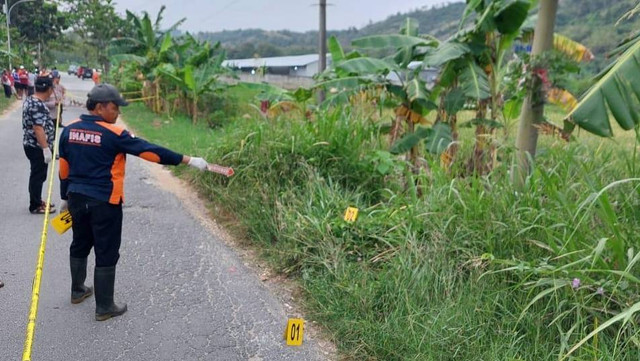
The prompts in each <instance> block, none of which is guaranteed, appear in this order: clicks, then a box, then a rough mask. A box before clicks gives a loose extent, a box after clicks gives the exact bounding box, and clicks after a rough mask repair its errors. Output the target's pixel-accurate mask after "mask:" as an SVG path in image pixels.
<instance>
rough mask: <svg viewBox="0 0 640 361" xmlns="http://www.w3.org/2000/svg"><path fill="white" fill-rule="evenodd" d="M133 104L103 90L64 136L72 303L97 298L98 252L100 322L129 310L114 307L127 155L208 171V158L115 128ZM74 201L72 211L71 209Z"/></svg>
mask: <svg viewBox="0 0 640 361" xmlns="http://www.w3.org/2000/svg"><path fill="white" fill-rule="evenodd" d="M126 105H128V103H127V102H126V101H125V100H124V99H123V98H122V96H121V95H120V93H119V92H118V90H117V89H116V88H115V87H114V86H112V85H109V84H99V85H96V86H95V87H93V89H92V90H91V91H90V92H89V94H88V99H87V110H88V111H89V114H83V115H81V116H80V119H79V120H77V121H75V122H72V123H70V124H69V125H68V126H67V127H66V128H65V129H64V131H63V132H62V134H61V136H60V147H59V148H60V193H61V198H62V199H63V204H62V208H61V210H64V209H65V208H67V206H68V209H69V211H70V213H71V217H72V219H73V223H72V230H73V241H72V243H71V247H70V252H69V253H70V268H71V303H80V302H82V301H83V300H84V299H85V298H87V297H89V296H91V295H92V293H93V290H92V289H91V288H90V287H86V286H85V285H84V281H85V279H86V274H87V257H88V256H89V253H90V252H91V248H94V253H95V257H96V267H95V272H94V287H95V293H96V320H98V321H104V320H106V319H109V318H111V317H115V316H119V315H122V314H123V313H125V312H126V311H127V305H126V304H124V305H122V306H119V305H116V304H115V303H114V301H113V290H114V283H115V274H116V264H117V263H118V259H119V258H120V254H119V250H120V242H121V236H122V203H123V202H124V175H125V174H124V173H125V160H126V154H132V155H135V156H138V157H140V158H143V159H145V160H148V161H151V162H155V163H160V164H167V165H178V164H180V163H183V164H188V165H190V166H192V167H195V168H198V169H200V170H205V169H207V162H206V161H205V160H204V159H202V158H197V157H189V156H186V155H182V154H178V153H176V152H173V151H171V150H169V149H166V148H163V147H161V146H158V145H155V144H152V143H149V142H147V141H145V140H143V139H140V138H136V137H135V136H134V135H133V134H131V133H129V132H128V131H127V130H125V129H124V128H122V127H120V126H117V125H114V123H115V122H116V119H117V118H118V114H119V112H120V111H119V107H121V106H126ZM67 201H68V205H67Z"/></svg>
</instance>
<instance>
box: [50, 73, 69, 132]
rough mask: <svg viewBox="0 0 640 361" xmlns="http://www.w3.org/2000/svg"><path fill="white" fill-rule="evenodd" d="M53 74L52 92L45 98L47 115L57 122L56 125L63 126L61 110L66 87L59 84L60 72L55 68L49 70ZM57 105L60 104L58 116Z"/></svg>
mask: <svg viewBox="0 0 640 361" xmlns="http://www.w3.org/2000/svg"><path fill="white" fill-rule="evenodd" d="M51 74H52V76H53V92H52V93H51V96H50V97H49V99H48V100H47V102H46V104H47V108H49V115H50V116H51V119H53V121H54V124H55V123H58V126H59V127H61V128H63V127H64V125H63V124H62V110H63V106H64V96H65V94H66V92H67V89H66V88H65V87H64V86H63V85H61V84H60V73H59V72H58V71H56V70H54V71H52V72H51ZM58 105H60V117H59V118H58Z"/></svg>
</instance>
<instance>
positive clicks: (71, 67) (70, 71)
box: [67, 64, 78, 75]
mask: <svg viewBox="0 0 640 361" xmlns="http://www.w3.org/2000/svg"><path fill="white" fill-rule="evenodd" d="M77 71H78V66H77V65H75V64H71V65H69V68H67V74H69V75H71V74H74V75H75V74H76V72H77Z"/></svg>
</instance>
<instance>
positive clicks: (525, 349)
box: [109, 0, 640, 361]
mask: <svg viewBox="0 0 640 361" xmlns="http://www.w3.org/2000/svg"><path fill="white" fill-rule="evenodd" d="M534 3H535V2H532V1H528V0H514V1H507V0H494V1H483V0H476V1H467V7H466V8H465V11H464V14H463V17H462V19H461V20H460V23H459V26H458V32H457V33H456V35H454V36H453V37H452V38H451V39H449V40H448V41H444V42H441V41H438V40H437V39H435V38H433V37H431V36H429V35H428V34H421V33H420V31H419V29H420V27H419V25H418V24H417V22H416V21H415V20H412V19H406V20H405V22H404V23H403V24H402V26H401V28H400V29H399V32H398V33H397V34H383V35H372V36H368V37H364V38H359V39H356V40H354V41H353V43H352V44H351V45H352V47H353V48H354V49H356V50H354V51H352V52H349V53H346V52H345V50H344V49H343V48H342V46H341V45H340V43H339V42H338V41H337V39H335V38H334V39H331V40H330V42H329V48H330V50H331V53H332V58H333V66H332V67H331V68H330V69H328V70H327V71H326V72H324V73H322V74H320V75H319V76H318V78H317V84H316V86H315V87H314V88H313V89H298V90H296V91H285V90H283V89H279V88H275V87H273V86H270V85H266V84H240V85H237V86H231V85H230V84H229V83H228V81H229V79H231V78H232V77H233V74H231V73H230V72H229V71H228V70H227V69H225V68H223V67H222V66H221V63H222V60H223V59H224V57H225V53H224V51H223V50H222V49H221V47H220V45H219V44H215V45H210V44H208V43H201V42H199V41H198V40H197V39H195V38H193V37H191V36H186V37H177V38H174V37H173V36H172V35H171V31H161V30H160V29H159V27H158V26H159V25H158V24H159V19H160V18H161V14H162V10H161V11H160V13H159V14H158V16H157V18H156V20H155V21H153V20H152V19H151V18H150V17H149V15H148V14H143V15H142V16H138V15H134V14H128V16H127V22H128V24H129V25H128V26H130V27H131V29H134V31H133V32H132V33H131V36H129V37H126V38H120V39H118V40H116V41H112V42H111V44H110V49H109V53H110V54H112V56H111V58H110V59H111V62H112V63H113V69H114V70H113V71H112V73H111V75H110V76H111V79H112V80H113V81H115V82H117V83H118V84H119V85H120V87H121V88H123V89H124V90H126V91H133V92H139V94H140V95H141V96H142V98H143V99H142V102H141V103H137V104H134V105H132V106H130V107H128V108H125V109H123V111H124V117H125V120H126V121H127V123H128V124H130V125H131V126H132V127H133V128H134V129H136V131H137V132H139V133H141V134H142V135H144V136H145V137H146V138H148V139H150V140H152V141H154V142H157V143H161V144H165V145H167V146H168V147H170V148H172V149H176V150H180V151H182V152H184V153H189V154H198V155H199V156H204V157H205V158H207V159H209V160H211V161H214V162H216V163H219V164H224V165H228V166H232V167H233V168H234V169H235V175H234V176H233V177H232V178H229V179H226V178H222V177H219V176H217V175H213V174H201V173H196V172H191V171H189V170H188V169H186V168H184V167H179V168H177V170H176V172H177V173H178V174H179V175H180V176H182V177H184V178H185V179H188V180H189V181H190V182H191V183H192V184H193V185H194V186H195V187H197V189H198V190H199V191H200V192H201V194H202V195H203V196H204V197H206V199H208V200H209V201H211V202H212V203H213V204H215V205H217V206H218V207H220V208H222V209H224V210H225V211H226V212H228V213H229V214H231V215H232V216H233V218H234V219H235V220H236V221H237V223H238V229H239V230H240V232H241V235H243V236H244V237H246V239H247V240H249V242H250V243H251V244H252V245H253V246H254V247H255V248H256V249H258V250H259V251H260V252H261V253H262V254H263V255H264V257H265V258H266V259H267V260H269V262H270V263H271V264H272V265H273V267H274V268H275V269H276V270H277V271H279V272H281V273H283V274H286V275H288V276H290V277H291V278H293V279H296V280H298V281H299V283H300V285H301V288H302V289H303V292H304V295H305V297H304V299H305V305H306V307H307V310H308V314H309V316H310V318H312V319H313V320H317V321H319V322H320V323H321V324H322V325H323V326H324V327H325V328H326V329H327V330H328V331H329V333H330V334H331V335H332V337H333V340H334V341H335V342H336V344H338V345H339V347H340V350H341V352H342V355H343V356H344V358H345V359H352V360H369V359H371V360H385V361H386V360H562V359H567V360H592V359H594V360H637V359H638V358H640V339H639V338H638V337H639V334H640V329H639V328H638V326H637V324H638V320H639V317H638V312H639V311H640V301H639V300H638V296H637V295H638V292H639V291H640V279H639V275H638V265H637V263H638V261H640V244H639V243H638V240H637V237H636V234H637V233H638V231H640V229H639V228H640V224H639V222H638V219H639V218H638V216H639V214H638V213H639V212H640V211H639V207H638V205H639V201H638V195H639V189H640V177H639V175H640V174H639V173H640V169H638V166H637V164H638V159H637V158H638V154H637V150H638V129H639V128H638V124H639V123H640V115H639V114H638V112H637V105H638V103H639V100H640V91H639V90H638V89H640V85H639V84H640V80H635V79H636V78H637V77H635V74H637V71H638V70H639V69H637V64H638V62H637V59H638V56H640V55H639V54H640V40H639V39H640V37H639V36H637V35H636V36H632V37H630V38H629V39H628V40H627V41H626V42H624V43H623V44H621V45H620V47H619V48H617V49H616V51H614V52H613V53H612V55H616V56H617V58H616V60H615V62H614V65H613V66H612V67H610V68H609V71H608V72H606V73H603V74H602V75H601V76H600V77H598V78H597V79H596V82H593V83H589V85H590V86H591V88H589V90H588V91H587V92H586V93H585V94H584V95H583V96H582V97H580V101H578V100H577V99H576V97H574V95H572V94H571V93H569V92H568V91H567V88H568V87H567V84H568V83H571V82H573V81H575V79H576V76H577V74H578V71H579V69H580V67H581V66H584V62H587V61H589V60H590V59H591V55H590V54H591V53H590V51H589V49H587V48H586V47H585V46H584V45H582V44H579V43H577V42H575V41H573V40H571V39H568V38H566V37H558V36H555V37H554V35H553V33H552V32H549V31H547V32H546V34H545V35H546V36H548V37H549V39H550V41H549V46H551V43H553V48H554V49H553V51H546V52H545V53H544V54H543V55H538V54H533V55H531V56H530V55H528V54H527V53H526V52H519V53H517V55H518V56H517V57H513V55H514V54H513V51H512V49H514V48H518V47H519V48H523V47H524V48H526V46H527V45H528V44H530V42H531V37H532V36H533V33H534V32H538V31H540V30H541V29H540V28H536V29H535V30H534V29H533V28H531V27H528V26H526V20H527V18H529V17H530V15H532V14H535V7H533V5H535V4H534ZM556 4H557V1H556ZM541 9H543V8H542V7H541ZM541 11H542V10H541ZM549 15H550V14H546V13H541V14H540V15H539V18H541V17H545V16H549ZM177 25H178V24H176V26H177ZM542 30H545V29H542ZM541 36H542V35H541ZM534 48H535V46H534ZM377 54H392V55H391V56H387V57H383V58H381V57H377V56H375V55H377ZM416 63H417V64H419V66H418V67H416ZM422 66H425V67H437V68H438V69H440V71H439V74H438V79H437V81H436V82H433V83H430V82H429V80H428V79H424V78H423V77H421V69H422ZM389 74H395V75H396V76H397V79H398V80H396V81H393V80H390V77H389ZM319 91H322V92H324V94H325V95H326V98H325V99H324V100H323V101H322V102H316V99H317V95H318V92H319ZM554 94H555V95H554ZM577 95H579V94H576V96H577ZM550 103H553V104H555V106H549V104H550ZM545 104H546V106H545ZM527 112H529V113H532V114H533V113H536V112H537V113H539V114H538V115H540V116H542V115H544V117H539V118H535V117H534V116H533V115H527V117H525V116H524V114H528V113H527ZM609 114H611V116H610V115H609ZM529 117H530V118H532V119H533V124H534V126H533V127H532V129H531V130H532V132H533V133H526V132H525V133H522V131H518V133H517V134H516V129H517V128H518V124H520V123H519V122H522V121H523V120H522V119H524V118H527V119H529ZM625 130H627V131H628V132H625ZM538 133H540V134H541V135H542V136H541V138H540V140H539V141H538V140H537V134H538ZM598 136H602V137H611V136H615V138H600V137H598ZM522 137H525V138H527V140H528V141H530V143H531V142H532V143H533V148H532V150H529V149H527V152H528V153H527V152H524V151H523V149H516V146H515V144H518V143H516V142H518V141H520V140H521V139H522ZM516 139H517V140H516ZM514 175H518V176H514ZM520 176H522V177H521V178H520ZM349 206H351V207H357V208H358V209H359V211H360V213H359V216H358V219H357V220H356V221H355V222H353V223H348V222H346V221H345V220H343V215H344V212H345V210H346V208H347V207H349Z"/></svg>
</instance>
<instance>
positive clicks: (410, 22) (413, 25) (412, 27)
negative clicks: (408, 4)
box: [400, 18, 420, 36]
mask: <svg viewBox="0 0 640 361" xmlns="http://www.w3.org/2000/svg"><path fill="white" fill-rule="evenodd" d="M419 30H420V24H418V22H417V21H416V19H412V18H407V19H406V20H405V21H404V24H403V25H402V27H400V34H402V35H408V36H418V31H419Z"/></svg>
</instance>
